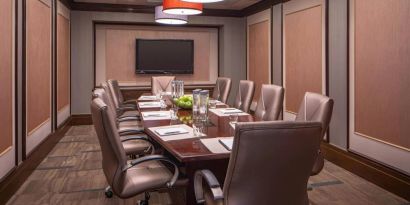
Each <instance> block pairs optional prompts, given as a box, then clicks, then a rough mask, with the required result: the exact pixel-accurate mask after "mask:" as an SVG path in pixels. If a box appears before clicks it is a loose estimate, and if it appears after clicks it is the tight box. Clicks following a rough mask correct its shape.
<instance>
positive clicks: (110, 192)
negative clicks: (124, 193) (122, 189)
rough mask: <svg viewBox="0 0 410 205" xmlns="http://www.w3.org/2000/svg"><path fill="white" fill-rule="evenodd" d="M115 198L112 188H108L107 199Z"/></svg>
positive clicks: (106, 190)
mask: <svg viewBox="0 0 410 205" xmlns="http://www.w3.org/2000/svg"><path fill="white" fill-rule="evenodd" d="M113 196H114V193H113V192H112V190H111V187H107V188H106V189H105V197H107V198H112V197H113Z"/></svg>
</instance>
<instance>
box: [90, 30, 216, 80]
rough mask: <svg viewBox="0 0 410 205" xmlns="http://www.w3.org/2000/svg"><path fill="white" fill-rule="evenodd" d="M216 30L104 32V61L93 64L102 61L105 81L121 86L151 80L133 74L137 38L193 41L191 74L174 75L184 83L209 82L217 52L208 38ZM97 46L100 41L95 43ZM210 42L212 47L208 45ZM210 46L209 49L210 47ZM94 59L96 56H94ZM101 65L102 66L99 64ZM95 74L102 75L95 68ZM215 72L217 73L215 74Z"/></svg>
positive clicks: (149, 76) (144, 76)
mask: <svg viewBox="0 0 410 205" xmlns="http://www.w3.org/2000/svg"><path fill="white" fill-rule="evenodd" d="M216 31H217V30H216V29H199V30H198V29H191V28H183V29H179V28H174V29H170V28H162V27H135V26H134V27H132V26H130V27H127V28H118V29H107V30H106V31H105V32H106V33H105V59H97V61H98V62H97V65H98V64H100V61H101V60H102V61H104V60H105V78H106V79H118V80H119V81H120V82H124V83H135V82H139V83H140V82H146V83H147V84H149V83H150V81H151V75H146V74H145V75H137V74H135V63H136V62H135V56H136V53H135V52H136V50H135V42H136V39H137V38H142V39H192V40H194V74H193V75H191V74H184V75H176V76H177V78H178V79H181V80H184V81H190V82H195V81H210V80H212V77H211V76H210V72H209V70H210V69H215V70H217V68H214V67H213V66H212V68H211V62H212V61H215V60H217V59H211V56H212V55H214V54H213V52H215V50H216V52H217V48H218V47H217V41H216V42H215V41H214V40H212V38H211V34H210V33H211V32H216ZM97 43H98V44H100V42H97ZM212 43H214V44H216V45H211V44H212ZM212 47H213V48H212ZM97 56H98V55H97ZM103 64H104V63H102V65H103ZM96 69H97V72H104V71H103V70H102V69H101V68H98V67H97V68H96ZM216 73H217V72H216Z"/></svg>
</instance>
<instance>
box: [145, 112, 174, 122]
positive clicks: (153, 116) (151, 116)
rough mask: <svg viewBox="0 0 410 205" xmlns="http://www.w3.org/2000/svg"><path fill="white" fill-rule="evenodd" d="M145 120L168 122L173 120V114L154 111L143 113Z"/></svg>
mask: <svg viewBox="0 0 410 205" xmlns="http://www.w3.org/2000/svg"><path fill="white" fill-rule="evenodd" d="M141 115H142V117H143V119H144V120H166V119H171V113H170V112H169V111H153V112H141Z"/></svg>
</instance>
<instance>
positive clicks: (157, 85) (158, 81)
mask: <svg viewBox="0 0 410 205" xmlns="http://www.w3.org/2000/svg"><path fill="white" fill-rule="evenodd" d="M173 80H175V76H155V77H152V78H151V93H152V94H153V95H156V94H157V93H160V92H171V91H172V84H171V82H172V81H173Z"/></svg>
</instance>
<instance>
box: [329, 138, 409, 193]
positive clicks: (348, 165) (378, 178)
mask: <svg viewBox="0 0 410 205" xmlns="http://www.w3.org/2000/svg"><path fill="white" fill-rule="evenodd" d="M321 149H322V152H323V154H324V156H325V158H326V159H327V160H328V161H330V162H332V163H334V164H336V165H338V166H340V167H342V168H344V169H346V170H347V171H349V172H352V173H354V174H356V175H358V176H360V177H362V178H364V179H365V180H367V181H369V182H372V183H374V184H376V185H378V186H380V187H381V188H383V189H386V190H388V191H390V192H392V193H394V194H396V195H398V196H400V197H403V198H404V199H406V200H410V176H408V175H405V174H403V173H401V172H398V171H396V170H394V169H391V168H389V167H387V166H384V165H382V164H379V163H377V162H374V161H372V160H369V159H367V158H365V157H362V156H360V155H357V154H354V153H352V152H348V151H345V150H342V149H340V148H337V147H335V146H333V145H330V144H327V143H322V146H321Z"/></svg>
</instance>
